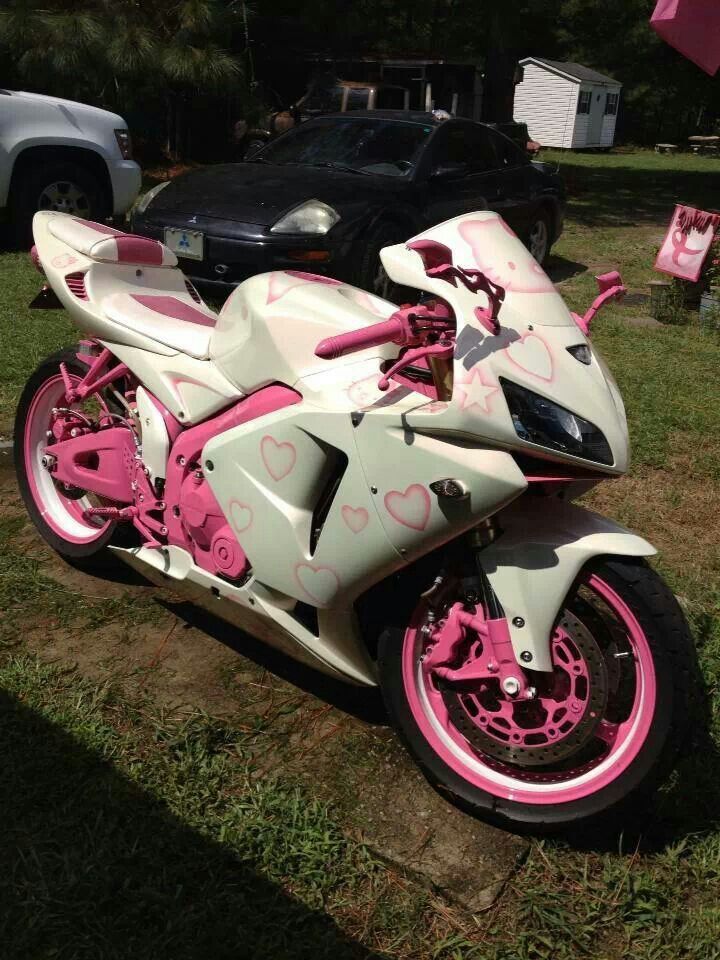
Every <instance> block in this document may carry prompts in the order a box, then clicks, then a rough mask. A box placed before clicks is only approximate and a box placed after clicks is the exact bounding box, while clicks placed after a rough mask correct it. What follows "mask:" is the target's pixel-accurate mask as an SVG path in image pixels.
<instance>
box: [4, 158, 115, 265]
mask: <svg viewBox="0 0 720 960" xmlns="http://www.w3.org/2000/svg"><path fill="white" fill-rule="evenodd" d="M9 206H10V217H11V221H10V222H11V229H12V231H13V234H14V238H15V240H16V241H17V243H18V245H22V246H26V245H30V244H32V218H33V216H34V214H35V213H36V212H37V211H38V210H58V211H60V212H61V213H70V214H73V215H74V216H76V217H82V218H83V219H84V220H104V219H105V217H107V216H108V215H109V214H110V212H111V211H110V203H109V200H108V197H107V196H106V192H105V191H104V190H103V188H102V186H101V184H100V182H99V181H98V178H97V177H96V176H95V174H93V173H91V171H89V170H88V169H87V168H86V167H83V166H81V165H80V164H76V163H68V162H64V163H49V164H47V165H45V164H37V165H33V166H31V167H28V168H27V169H26V170H24V171H23V172H22V173H21V174H20V175H19V176H18V177H17V178H16V179H15V181H14V183H13V186H12V193H11V196H10V204H9Z"/></svg>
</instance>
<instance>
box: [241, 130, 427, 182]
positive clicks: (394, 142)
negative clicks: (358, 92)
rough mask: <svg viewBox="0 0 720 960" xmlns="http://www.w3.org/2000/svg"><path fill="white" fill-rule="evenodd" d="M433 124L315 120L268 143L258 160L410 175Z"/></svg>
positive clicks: (256, 157)
mask: <svg viewBox="0 0 720 960" xmlns="http://www.w3.org/2000/svg"><path fill="white" fill-rule="evenodd" d="M433 129H434V128H433V127H432V126H431V125H430V124H424V123H412V122H405V121H401V120H379V119H377V120H376V119H372V118H358V119H356V120H350V119H347V120H345V119H342V120H338V119H330V118H328V119H327V120H313V121H311V122H308V123H303V124H301V125H300V126H299V127H297V128H296V129H295V130H292V131H290V132H289V133H287V134H285V135H284V136H283V137H280V138H279V139H278V140H275V141H273V142H272V143H270V144H268V146H267V147H265V148H264V149H263V150H261V151H260V153H259V154H257V155H256V156H254V157H253V158H252V160H253V161H254V162H257V161H259V162H265V163H277V164H303V165H307V166H330V167H331V166H338V167H347V168H350V169H352V170H357V171H358V172H359V173H368V174H376V175H379V176H391V177H400V176H407V174H408V173H410V172H411V171H412V170H413V169H414V167H415V164H416V163H417V161H418V159H419V156H420V154H421V153H422V149H423V147H424V145H425V141H426V140H427V138H428V137H429V136H430V134H431V133H432V131H433Z"/></svg>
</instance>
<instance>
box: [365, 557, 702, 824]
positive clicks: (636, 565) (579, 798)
mask: <svg viewBox="0 0 720 960" xmlns="http://www.w3.org/2000/svg"><path fill="white" fill-rule="evenodd" d="M588 578H589V579H588ZM593 578H595V579H594V580H593ZM589 582H595V583H597V584H603V585H604V586H603V588H602V589H603V590H605V591H606V593H607V596H608V597H611V598H612V597H616V598H618V599H619V602H620V606H619V608H618V609H623V608H624V610H625V611H627V613H628V616H626V617H624V618H622V619H619V623H620V626H621V629H627V637H628V638H630V637H632V638H635V637H637V643H638V644H639V645H640V646H633V642H634V639H633V641H628V648H629V649H630V650H631V651H632V652H631V654H630V655H631V657H632V658H633V659H632V660H630V661H628V660H626V659H624V660H622V661H621V663H622V664H628V665H627V666H625V667H622V666H620V667H618V666H615V668H614V669H615V670H616V671H618V673H620V671H621V670H623V669H624V670H630V671H631V676H633V677H635V679H634V680H633V681H632V682H633V683H634V684H635V688H634V693H632V694H631V695H632V696H634V697H635V698H636V701H634V703H635V702H637V703H639V704H640V706H639V708H637V714H636V713H635V712H634V711H635V710H636V707H635V706H633V708H632V709H633V712H632V713H630V714H629V719H628V721H627V726H626V729H628V730H629V731H630V732H629V733H628V734H627V741H625V740H622V741H621V740H620V734H619V733H618V735H617V737H618V740H617V743H616V744H615V745H613V744H612V742H611V744H610V745H608V746H607V751H608V752H607V755H606V756H603V754H602V751H601V750H598V751H597V752H598V755H599V759H598V760H597V761H595V760H593V761H592V762H593V763H596V766H595V767H593V766H591V764H590V762H589V761H588V760H587V757H588V755H589V754H588V751H589V749H590V748H591V747H592V746H593V744H594V745H595V746H596V747H597V746H598V744H597V743H595V741H591V740H589V741H588V742H587V743H583V744H582V745H581V746H579V747H578V748H577V752H578V754H579V758H578V760H576V759H575V755H574V754H573V755H572V756H571V757H569V758H568V759H567V761H565V762H564V764H557V763H555V764H554V766H553V764H552V763H550V764H549V765H548V766H547V767H527V766H525V767H523V766H521V765H519V764H518V765H517V766H515V765H514V764H511V763H510V762H498V761H497V760H494V759H493V758H492V757H490V756H489V755H486V754H482V753H480V752H479V751H478V750H477V749H476V748H475V747H473V746H472V745H471V744H470V742H469V741H468V740H467V738H466V737H465V736H464V734H462V733H460V731H459V730H458V729H457V728H455V729H454V732H453V730H451V728H450V727H448V726H446V727H445V730H444V732H443V729H442V725H441V722H440V721H439V720H437V718H436V722H437V727H436V728H435V727H434V726H433V722H432V718H431V717H430V709H431V704H432V702H433V697H432V696H428V695H427V692H426V694H425V696H424V697H423V696H422V695H420V696H418V695H417V693H416V691H417V684H415V680H414V679H412V678H414V677H416V676H421V675H422V668H421V667H420V666H418V667H412V669H410V670H409V669H408V662H409V661H408V655H409V653H408V651H409V649H410V648H409V647H408V644H409V643H410V644H415V650H418V649H422V646H420V647H418V643H420V644H421V645H422V643H423V641H418V639H417V635H418V634H419V631H418V630H417V625H418V622H419V621H418V613H417V611H416V614H415V616H414V623H413V622H411V624H410V626H409V627H408V628H407V629H405V630H403V629H402V628H401V627H393V628H390V629H388V630H386V631H385V632H384V633H383V635H382V636H381V638H380V644H379V651H378V652H379V658H378V663H379V670H380V677H381V686H382V690H383V694H384V697H385V701H386V704H387V707H388V711H389V713H390V715H391V718H392V719H393V721H394V723H395V725H396V727H397V728H398V729H399V730H400V732H401V734H402V736H403V738H404V740H405V742H406V745H407V747H408V749H409V751H410V753H411V754H412V755H413V757H414V758H415V760H416V761H417V763H418V765H419V766H420V768H421V769H422V770H423V772H424V774H425V776H426V777H427V778H428V780H429V781H430V782H431V783H432V784H433V785H434V786H436V787H437V788H439V789H441V790H442V792H443V793H444V794H445V795H449V797H450V799H451V800H452V801H453V802H454V803H456V804H457V805H458V806H460V807H462V808H463V809H465V810H467V811H469V812H471V813H472V814H474V815H476V816H478V817H480V818H483V819H486V820H490V821H492V822H495V823H498V824H500V825H502V826H505V827H510V828H513V829H515V830H526V831H527V830H530V831H534V832H551V831H558V830H561V829H569V828H570V827H577V826H578V825H580V824H582V825H583V826H585V825H587V824H588V823H590V822H593V821H597V820H600V819H602V820H603V821H604V822H605V823H609V822H610V819H609V818H610V817H615V818H616V819H615V820H614V821H612V822H613V824H614V825H615V826H617V827H618V828H619V829H621V828H622V821H619V820H618V819H617V818H618V817H621V816H622V815H624V814H626V813H629V812H630V808H631V807H634V806H635V805H637V804H638V803H639V802H640V801H641V800H642V799H644V798H646V797H647V795H648V794H649V793H650V792H651V791H652V790H653V789H655V788H656V787H657V786H658V784H659V783H660V782H661V781H662V779H663V778H664V777H665V776H666V775H667V773H668V772H669V770H670V768H671V766H672V763H673V761H674V759H675V757H676V756H677V753H678V751H679V749H680V747H681V746H682V745H683V744H685V743H686V742H687V740H686V738H687V736H688V734H689V730H690V722H691V713H690V701H691V694H692V689H693V685H694V682H695V678H696V669H697V668H696V660H695V651H694V646H693V643H692V638H691V636H690V633H689V630H688V627H687V624H686V622H685V618H684V616H683V614H682V611H681V610H680V608H679V606H678V604H677V601H676V600H675V598H674V597H673V595H672V594H671V593H670V591H669V590H668V588H667V587H666V586H665V584H664V583H663V581H662V580H661V579H660V577H659V576H658V575H657V574H656V573H655V572H654V571H653V570H652V569H650V568H649V567H648V566H647V565H645V564H644V563H643V562H641V561H635V560H620V559H613V560H607V561H605V562H603V563H601V564H597V565H594V566H593V567H591V568H588V569H587V570H586V571H584V572H583V580H582V581H578V583H579V584H580V583H583V584H585V583H589ZM579 589H580V587H579V586H578V593H576V594H575V596H571V597H569V598H568V600H567V602H566V607H567V608H568V609H572V608H573V606H574V607H575V609H576V610H577V609H578V604H580V603H581V599H580V596H579ZM611 602H614V601H611ZM580 610H581V611H582V607H580ZM584 616H585V617H586V621H587V618H588V617H589V614H588V613H586V614H584ZM590 622H591V623H592V619H590ZM634 631H637V633H635V632H634ZM413 633H414V634H415V638H413ZM607 637H611V632H610V629H607V632H606V639H607ZM613 642H614V641H613ZM640 647H642V649H640ZM607 649H608V650H612V649H615V650H618V649H622V647H620V648H619V647H618V646H617V645H616V646H615V647H612V645H611V646H610V647H608V648H607ZM621 655H622V656H623V657H625V658H626V657H627V656H628V654H627V653H623V654H621ZM603 656H604V657H606V658H607V657H610V660H609V663H610V665H611V668H612V663H613V660H612V657H615V656H616V655H615V654H612V655H611V654H608V652H607V650H605V651H604V653H603ZM416 659H417V655H416ZM615 662H617V660H616V661H615ZM651 674H652V675H651ZM409 678H410V679H409ZM409 683H410V686H409V685H408V684H409ZM623 683H625V680H623ZM624 689H625V688H623V690H624ZM631 690H632V688H631ZM650 693H652V700H651V699H650ZM643 697H644V700H643ZM438 699H439V698H438ZM423 703H424V706H423ZM643 704H644V705H643ZM423 711H424V712H423ZM448 716H450V715H448ZM591 716H595V714H591ZM602 716H603V720H602V721H601V723H604V722H607V721H605V719H604V716H605V715H602ZM633 717H636V719H635V720H633ZM481 719H482V718H481ZM631 721H632V722H631ZM445 722H446V723H447V719H446V721H445ZM597 729H599V727H598V728H597ZM619 729H623V728H622V727H620V728H619ZM448 730H450V733H449V734H448ZM437 731H440V732H437ZM633 731H636V732H634V733H633ZM451 736H452V737H453V738H454V739H451ZM593 736H595V734H593ZM623 736H625V734H623ZM633 737H634V739H632V738H633ZM448 743H449V744H450V747H449V748H448V746H447V744H448ZM614 751H615V752H614ZM622 751H624V752H622ZM463 758H464V759H463ZM569 764H579V765H578V766H575V767H570V769H568V765H569ZM546 770H547V771H548V772H547V773H546V772H545V771H546ZM556 771H557V772H556ZM583 778H584V779H583ZM481 785H482V786H481ZM532 791H534V792H532ZM528 797H530V798H531V800H532V802H527V798H528ZM565 797H567V798H568V799H563V798H565ZM518 798H522V799H518Z"/></svg>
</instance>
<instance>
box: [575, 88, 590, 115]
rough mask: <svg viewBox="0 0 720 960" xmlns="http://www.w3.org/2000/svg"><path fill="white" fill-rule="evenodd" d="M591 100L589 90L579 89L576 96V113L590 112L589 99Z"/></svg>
mask: <svg viewBox="0 0 720 960" xmlns="http://www.w3.org/2000/svg"><path fill="white" fill-rule="evenodd" d="M591 100H592V91H591V90H581V91H580V96H579V97H578V108H577V112H578V113H590V101H591Z"/></svg>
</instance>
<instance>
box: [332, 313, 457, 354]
mask: <svg viewBox="0 0 720 960" xmlns="http://www.w3.org/2000/svg"><path fill="white" fill-rule="evenodd" d="M454 324H455V321H454V317H453V314H452V311H451V310H450V308H449V307H448V305H447V304H446V303H444V302H443V301H442V300H432V301H429V302H428V303H419V304H417V305H416V306H414V307H413V306H410V305H406V306H403V307H400V309H399V310H397V311H396V312H395V313H394V314H393V315H392V316H391V317H388V319H387V320H382V321H381V322H380V323H373V324H371V325H370V326H369V327H361V328H360V329H359V330H349V331H348V332H347V333H340V334H338V336H336V337H327V338H326V339H325V340H321V341H320V343H319V344H318V345H317V347H316V348H315V356H316V357H320V359H321V360H337V358H338V357H344V356H345V354H346V353H357V351H358V350H367V349H368V347H377V346H380V344H381V343H396V344H398V346H401V347H402V346H407V345H409V344H420V343H424V342H425V340H426V338H427V337H428V336H429V335H430V334H437V335H439V336H444V335H445V334H446V333H447V332H448V331H449V330H451V329H452V330H454V329H455V326H454Z"/></svg>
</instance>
